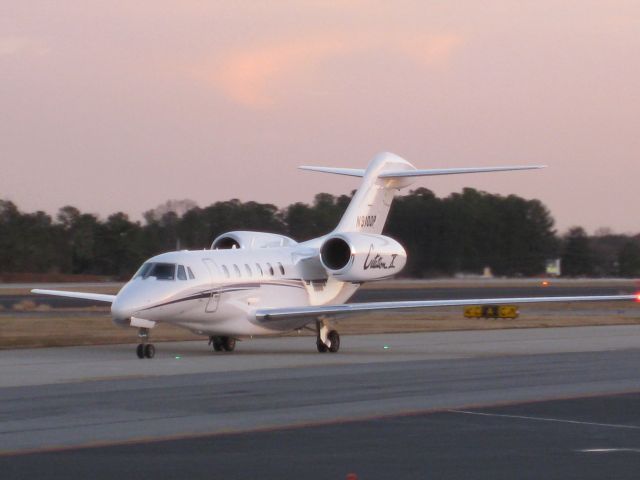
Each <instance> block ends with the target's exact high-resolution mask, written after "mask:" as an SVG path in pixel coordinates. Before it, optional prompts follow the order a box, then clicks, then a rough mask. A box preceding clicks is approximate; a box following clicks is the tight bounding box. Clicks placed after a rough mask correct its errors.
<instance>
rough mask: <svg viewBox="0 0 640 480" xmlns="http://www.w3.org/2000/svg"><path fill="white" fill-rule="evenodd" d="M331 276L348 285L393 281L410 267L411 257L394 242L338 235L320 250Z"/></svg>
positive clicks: (380, 237)
mask: <svg viewBox="0 0 640 480" xmlns="http://www.w3.org/2000/svg"><path fill="white" fill-rule="evenodd" d="M320 262H321V263H322V266H323V267H324V268H325V270H326V271H327V273H329V274H330V275H332V276H334V277H336V278H337V279H338V280H341V281H344V282H364V281H368V280H378V279H381V278H385V277H390V276H392V275H395V274H397V273H399V272H400V271H401V270H402V269H403V268H404V266H405V264H406V263H407V253H406V252H405V250H404V248H403V247H402V245H400V244H399V243H398V242H396V241H395V240H394V239H393V238H389V237H385V236H384V235H374V234H370V233H355V232H351V233H336V234H335V235H331V236H330V237H328V238H327V239H326V240H325V241H324V243H323V244H322V246H321V247H320Z"/></svg>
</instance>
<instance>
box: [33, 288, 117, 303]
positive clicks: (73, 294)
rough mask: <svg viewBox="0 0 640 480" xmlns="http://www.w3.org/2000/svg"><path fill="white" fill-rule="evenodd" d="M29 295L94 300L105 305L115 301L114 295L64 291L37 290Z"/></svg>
mask: <svg viewBox="0 0 640 480" xmlns="http://www.w3.org/2000/svg"><path fill="white" fill-rule="evenodd" d="M31 293H38V294H40V295H54V296H56V297H71V298H81V299H83V300H96V301H98V302H107V303H113V301H114V300H115V299H116V296H115V295H105V294H102V293H88V292H66V291H64V290H41V289H39V288H35V289H33V290H31Z"/></svg>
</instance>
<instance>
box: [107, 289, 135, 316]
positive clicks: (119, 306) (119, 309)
mask: <svg viewBox="0 0 640 480" xmlns="http://www.w3.org/2000/svg"><path fill="white" fill-rule="evenodd" d="M135 310H136V308H135V305H134V304H133V303H132V302H131V300H130V299H128V298H126V296H121V295H118V296H117V297H116V299H115V300H114V302H113V303H112V304H111V317H112V318H113V319H114V320H116V321H124V320H127V319H129V318H131V316H132V315H133V313H134V312H135Z"/></svg>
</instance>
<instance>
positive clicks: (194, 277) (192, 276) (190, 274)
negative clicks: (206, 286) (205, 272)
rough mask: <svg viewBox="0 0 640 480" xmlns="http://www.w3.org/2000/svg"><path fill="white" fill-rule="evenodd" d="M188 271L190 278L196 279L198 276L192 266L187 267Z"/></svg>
mask: <svg viewBox="0 0 640 480" xmlns="http://www.w3.org/2000/svg"><path fill="white" fill-rule="evenodd" d="M187 272H189V279H191V280H195V279H196V276H195V275H194V274H193V272H192V271H191V267H187Z"/></svg>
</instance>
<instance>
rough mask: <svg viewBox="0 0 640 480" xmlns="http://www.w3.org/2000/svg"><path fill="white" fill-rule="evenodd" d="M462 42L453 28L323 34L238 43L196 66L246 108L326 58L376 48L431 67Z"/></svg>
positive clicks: (262, 104)
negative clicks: (441, 31)
mask: <svg viewBox="0 0 640 480" xmlns="http://www.w3.org/2000/svg"><path fill="white" fill-rule="evenodd" d="M462 44H463V38H462V37H461V36H459V35H454V34H446V35H426V34H416V35H412V34H409V33H400V34H390V35H389V34H387V35H382V34H380V33H379V32H373V33H370V34H360V35H354V34H348V35H345V34H327V35H324V36H316V37H309V38H303V39H293V40H290V41H287V42H279V43H273V44H271V45H267V46H259V47H254V48H247V49H239V50H236V51H234V52H232V53H230V54H228V55H227V56H225V57H224V58H222V59H221V60H220V61H218V62H213V63H211V62H207V63H204V64H203V65H200V66H198V67H196V68H195V69H194V72H195V73H196V76H197V77H198V78H200V79H201V80H203V81H204V82H206V83H207V84H208V85H210V86H212V87H214V88H216V89H217V90H218V91H220V92H222V93H223V94H224V95H225V96H226V97H227V98H229V99H231V100H232V101H234V102H236V103H238V104H241V105H243V106H246V107H250V108H266V107H269V106H271V105H273V104H274V103H276V97H275V95H274V94H273V93H272V90H273V88H274V86H276V85H281V84H283V83H285V84H286V83H287V82H291V81H292V80H294V79H296V78H299V76H300V75H301V74H303V73H305V72H308V71H310V70H311V69H312V68H315V67H317V66H318V65H321V64H322V62H324V61H326V60H328V59H330V58H334V57H338V56H349V55H358V54H361V53H366V52H369V51H373V50H376V51H382V52H387V53H388V54H392V55H397V54H402V55H405V56H408V57H409V58H411V59H413V60H414V61H415V62H417V63H418V64H421V65H423V66H426V67H434V66H437V65H444V64H446V62H447V61H448V60H449V59H450V57H451V56H452V54H453V53H454V52H455V50H456V49H457V48H458V47H460V46H461V45H462Z"/></svg>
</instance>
